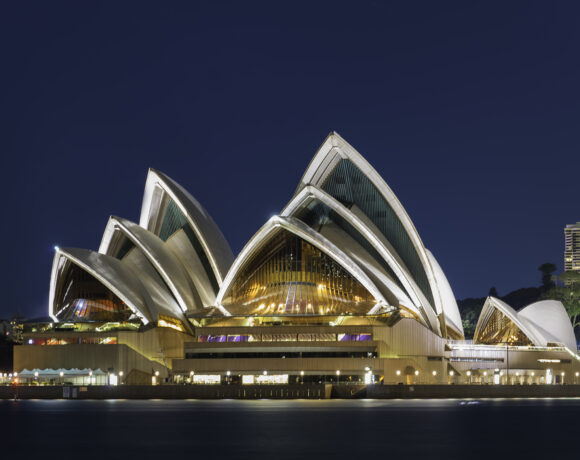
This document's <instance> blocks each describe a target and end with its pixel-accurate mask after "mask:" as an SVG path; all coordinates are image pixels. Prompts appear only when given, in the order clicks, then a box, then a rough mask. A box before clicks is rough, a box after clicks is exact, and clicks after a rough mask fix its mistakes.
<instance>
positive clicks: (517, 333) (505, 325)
mask: <svg viewBox="0 0 580 460" xmlns="http://www.w3.org/2000/svg"><path fill="white" fill-rule="evenodd" d="M473 341H474V343H483V344H490V345H495V344H509V345H532V342H531V340H530V339H529V338H528V337H527V336H526V335H525V334H524V333H523V332H522V330H521V329H520V328H519V327H518V326H516V324H515V323H514V322H513V321H512V320H511V319H509V318H508V317H507V316H506V315H504V314H503V313H502V312H501V311H499V310H495V311H494V312H493V313H492V315H491V317H490V318H489V321H488V322H487V324H486V325H485V327H484V328H483V330H482V331H480V332H479V333H478V335H477V336H476V337H474V339H473Z"/></svg>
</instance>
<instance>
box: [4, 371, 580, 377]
mask: <svg viewBox="0 0 580 460" xmlns="http://www.w3.org/2000/svg"><path fill="white" fill-rule="evenodd" d="M576 374H578V372H576ZM14 377H18V372H14Z"/></svg>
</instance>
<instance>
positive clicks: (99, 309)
mask: <svg viewBox="0 0 580 460" xmlns="http://www.w3.org/2000/svg"><path fill="white" fill-rule="evenodd" d="M65 277H66V279H65V280H64V282H63V286H64V289H65V293H64V296H63V298H62V299H61V300H60V302H59V305H57V306H56V311H57V312H58V318H59V320H60V321H127V320H128V319H129V317H130V316H131V315H132V312H131V310H130V309H129V308H128V307H127V306H126V305H125V303H124V302H123V301H122V300H121V299H119V298H118V297H117V296H116V295H115V294H113V293H112V292H111V291H110V290H109V289H108V288H107V287H106V286H104V285H103V284H102V283H101V282H100V281H99V280H97V279H96V278H95V277H93V276H92V275H91V274H89V273H87V272H86V271H84V270H83V269H81V268H79V267H78V266H76V265H74V264H71V266H70V267H69V269H68V270H67V271H66V275H65Z"/></svg>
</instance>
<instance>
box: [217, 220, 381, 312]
mask: <svg viewBox="0 0 580 460" xmlns="http://www.w3.org/2000/svg"><path fill="white" fill-rule="evenodd" d="M375 304H376V301H375V299H374V298H373V296H372V295H371V294H370V293H369V292H368V291H367V290H366V288H365V287H364V286H363V285H362V284H361V283H360V282H359V281H358V280H356V279H355V278H354V277H353V276H352V275H351V274H350V273H348V272H347V271H346V270H345V269H344V268H342V267H341V266H340V265H339V264H338V263H337V262H336V261H335V260H334V259H333V258H331V257H330V256H328V255H327V254H325V253H323V252H322V251H320V250H319V249H318V248H316V247H314V246H312V245H311V244H309V243H307V242H306V241H304V240H302V239H301V238H299V237H297V236H296V235H294V234H292V233H290V232H288V231H286V230H279V231H278V232H277V233H276V234H275V235H274V236H273V237H272V238H271V239H270V241H268V243H267V244H266V245H265V246H264V247H263V248H262V249H261V250H260V251H259V252H258V253H257V254H256V255H254V257H253V258H252V259H251V260H249V261H248V262H247V263H246V264H245V266H244V267H242V269H241V270H240V271H239V273H238V274H237V277H236V279H235V280H234V282H233V283H232V287H231V288H230V291H229V292H228V295H227V296H226V297H225V299H224V301H223V305H224V307H226V308H227V309H228V311H230V312H231V313H232V314H234V315H235V314H242V315H250V314H254V315H260V316H277V315H336V314H365V313H367V312H368V311H369V310H370V309H371V308H372V307H373V306H374V305H375Z"/></svg>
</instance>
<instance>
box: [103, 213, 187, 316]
mask: <svg viewBox="0 0 580 460" xmlns="http://www.w3.org/2000/svg"><path fill="white" fill-rule="evenodd" d="M117 232H121V233H122V234H123V235H125V236H126V237H127V238H129V239H130V240H131V242H132V243H133V244H135V246H137V247H139V249H141V251H143V253H144V254H145V256H146V257H147V259H148V260H149V262H151V264H152V265H153V266H154V267H155V269H156V270H157V272H158V273H159V275H160V276H161V277H162V278H163V280H164V281H165V283H166V284H167V286H168V287H169V289H170V290H171V293H172V294H173V295H174V297H175V298H176V300H177V301H178V303H179V306H180V308H181V310H182V311H183V312H187V311H188V310H193V308H192V307H193V306H194V305H195V303H196V301H195V297H194V294H193V289H194V287H193V284H192V282H191V280H190V279H189V278H188V276H187V274H186V273H185V270H184V268H183V266H182V265H181V264H180V263H179V262H178V261H177V260H176V259H175V257H174V256H173V254H172V253H171V252H170V251H169V250H168V249H167V248H166V247H165V243H164V242H163V240H161V238H159V237H158V236H156V235H154V234H153V233H151V232H150V231H148V230H145V229H144V228H143V227H140V226H139V225H137V224H136V223H134V222H131V221H129V220H126V219H121V218H120V217H116V216H111V217H110V218H109V222H108V223H107V227H106V228H105V232H104V233H103V239H102V241H101V246H100V247H99V252H100V253H101V254H106V255H109V256H114V254H112V251H113V250H114V248H113V247H111V245H112V244H113V243H114V241H115V240H114V235H115V233H117Z"/></svg>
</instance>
